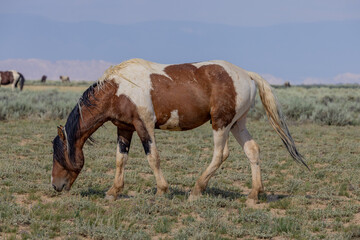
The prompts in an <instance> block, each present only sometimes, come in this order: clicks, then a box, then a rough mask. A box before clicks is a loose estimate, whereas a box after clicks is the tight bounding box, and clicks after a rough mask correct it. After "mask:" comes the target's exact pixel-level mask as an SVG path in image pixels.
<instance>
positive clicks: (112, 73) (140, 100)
mask: <svg viewBox="0 0 360 240" xmlns="http://www.w3.org/2000/svg"><path fill="white" fill-rule="evenodd" d="M167 66H169V65H167V64H159V63H153V62H149V61H146V60H143V59H138V58H136V59H130V60H128V61H125V62H122V63H120V64H119V65H116V66H114V67H110V68H108V69H107V70H106V71H105V73H104V74H103V76H102V77H101V78H99V80H98V83H99V84H102V83H103V82H104V81H111V80H113V81H114V82H115V83H117V84H118V90H117V92H116V95H117V96H120V95H122V94H123V95H125V96H127V97H128V98H129V99H130V100H131V101H132V102H133V103H134V104H135V105H136V106H137V108H138V111H139V109H141V111H139V115H140V117H141V119H142V120H143V121H151V122H152V123H155V122H156V116H155V112H154V107H153V104H152V101H151V94H150V92H151V90H152V89H153V88H152V84H151V79H150V75H151V74H160V75H164V76H167V77H168V78H170V77H169V76H168V75H167V74H166V73H165V72H164V68H165V67H167ZM170 79H171V78H170ZM144 110H145V111H144ZM146 111H147V112H148V113H145V112H146ZM148 114H150V116H151V117H150V118H149V115H148Z"/></svg>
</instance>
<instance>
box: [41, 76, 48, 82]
mask: <svg viewBox="0 0 360 240" xmlns="http://www.w3.org/2000/svg"><path fill="white" fill-rule="evenodd" d="M46 79H47V76H46V75H43V76H42V77H41V82H42V83H44V82H46Z"/></svg>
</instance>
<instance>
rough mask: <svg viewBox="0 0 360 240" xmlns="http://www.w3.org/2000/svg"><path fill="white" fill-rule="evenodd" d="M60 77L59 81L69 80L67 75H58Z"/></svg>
mask: <svg viewBox="0 0 360 240" xmlns="http://www.w3.org/2000/svg"><path fill="white" fill-rule="evenodd" d="M59 78H60V80H61V82H63V83H64V82H70V77H69V76H62V75H61V76H60V77H59Z"/></svg>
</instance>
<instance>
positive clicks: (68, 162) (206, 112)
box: [51, 59, 307, 200]
mask: <svg viewBox="0 0 360 240" xmlns="http://www.w3.org/2000/svg"><path fill="white" fill-rule="evenodd" d="M256 88H258V89H259V95H260V98H261V101H262V103H263V106H264V108H265V110H266V113H267V115H268V117H269V120H270V124H271V125H272V126H273V128H274V129H275V131H276V132H277V133H278V135H279V136H280V138H281V140H282V141H283V143H284V144H285V146H286V148H287V150H288V151H289V153H290V155H291V156H292V157H293V159H294V160H295V161H297V162H299V163H302V164H303V165H305V166H306V167H307V165H306V163H305V162H304V160H303V157H302V156H301V154H300V153H299V152H298V151H297V149H296V147H295V144H294V140H293V139H292V137H291V135H290V132H289V130H288V127H287V125H286V123H285V121H284V118H283V116H282V114H281V111H280V110H279V106H278V104H277V101H276V98H275V96H274V94H273V92H272V89H271V87H270V85H269V83H268V82H266V81H265V80H264V79H263V78H262V77H261V76H260V75H258V74H257V73H254V72H248V71H246V70H244V69H242V68H240V67H237V66H235V65H233V64H231V63H229V62H226V61H220V60H215V61H208V62H198V63H187V64H176V65H166V64H158V63H154V62H149V61H146V60H143V59H131V60H128V61H125V62H123V63H121V64H119V65H117V66H114V67H110V68H109V69H108V70H106V71H105V73H104V75H103V76H102V77H101V78H100V79H99V80H98V81H97V82H96V83H94V84H93V85H92V86H91V87H89V88H88V89H87V90H86V91H85V92H84V93H83V95H82V97H81V98H80V100H79V102H78V104H77V105H76V106H75V108H74V109H73V110H72V112H71V113H70V115H69V117H68V119H67V122H66V124H65V126H64V127H63V126H60V127H58V136H56V137H55V139H54V140H53V151H54V152H53V169H52V176H51V184H52V186H53V187H54V189H55V190H56V191H59V192H60V191H62V190H63V189H65V190H70V188H71V186H72V184H73V183H74V181H75V179H76V178H77V177H78V175H79V173H80V171H81V169H82V168H83V166H84V154H83V150H82V148H83V146H84V143H85V142H86V140H87V139H88V138H89V137H90V136H91V135H92V134H93V133H94V132H95V131H96V130H97V129H98V128H99V127H100V126H101V125H103V124H104V123H105V122H107V121H111V122H112V123H113V124H114V125H115V126H117V136H118V137H117V139H118V140H117V141H118V143H117V149H116V171H115V179H114V183H113V186H112V187H111V188H110V189H109V190H108V191H107V193H106V197H107V198H108V199H116V198H117V197H118V195H119V194H120V193H121V191H122V190H123V188H124V167H125V164H126V162H127V159H128V152H129V148H130V143H131V138H132V136H133V133H134V132H135V131H136V133H137V135H138V136H139V137H140V140H141V142H142V145H143V147H144V151H145V154H146V156H147V160H148V162H149V164H150V167H151V169H152V170H153V172H154V175H155V179H156V184H157V194H162V193H165V192H167V191H168V183H167V181H166V180H165V178H164V175H163V173H162V170H161V168H160V158H159V153H158V150H157V147H156V141H155V129H162V130H171V131H185V130H190V129H194V128H196V127H199V126H200V125H202V124H204V123H205V122H208V121H209V120H211V125H212V130H213V140H214V152H213V158H212V161H211V163H210V165H209V166H208V167H207V169H206V170H205V171H204V172H203V173H202V175H201V176H200V177H199V178H198V180H197V181H196V184H195V186H194V187H193V189H192V191H191V195H190V198H189V199H190V200H193V199H196V198H197V197H199V196H200V195H201V193H202V192H203V191H204V190H205V188H206V186H207V184H208V182H209V180H210V178H211V177H212V176H213V175H214V173H215V171H216V170H217V169H218V168H219V167H220V165H221V164H222V163H223V162H224V161H225V160H226V159H227V157H228V156H229V148H228V139H229V133H230V132H231V133H232V134H233V135H234V137H235V139H236V140H237V141H238V142H239V144H240V145H241V147H242V148H243V149H244V152H245V154H246V156H247V157H248V159H249V161H250V166H251V173H252V190H251V192H250V194H249V195H248V198H249V199H254V200H256V199H258V194H259V192H262V191H263V183H262V180H261V173H260V150H259V146H258V144H257V143H256V142H255V141H254V140H253V139H252V137H251V135H250V133H249V132H248V130H247V129H246V116H247V114H248V112H249V110H250V107H251V106H252V104H253V103H254V100H255V95H256ZM188 164H191V163H188Z"/></svg>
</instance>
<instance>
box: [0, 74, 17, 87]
mask: <svg viewBox="0 0 360 240" xmlns="http://www.w3.org/2000/svg"><path fill="white" fill-rule="evenodd" d="M0 74H1V78H0V79H1V85H7V84H10V83H13V82H14V76H13V73H12V72H10V71H6V72H0Z"/></svg>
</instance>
